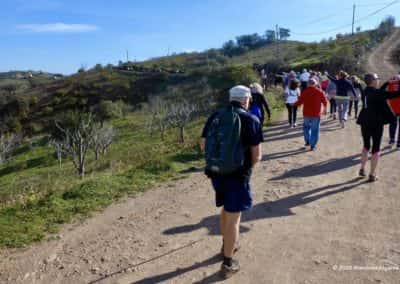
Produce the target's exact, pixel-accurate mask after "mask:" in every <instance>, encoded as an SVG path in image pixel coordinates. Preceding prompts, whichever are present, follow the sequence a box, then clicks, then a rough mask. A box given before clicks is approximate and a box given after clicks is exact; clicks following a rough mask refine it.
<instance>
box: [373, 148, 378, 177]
mask: <svg viewBox="0 0 400 284" xmlns="http://www.w3.org/2000/svg"><path fill="white" fill-rule="evenodd" d="M378 162H379V152H377V153H374V154H373V155H372V158H371V176H376V169H377V167H378Z"/></svg>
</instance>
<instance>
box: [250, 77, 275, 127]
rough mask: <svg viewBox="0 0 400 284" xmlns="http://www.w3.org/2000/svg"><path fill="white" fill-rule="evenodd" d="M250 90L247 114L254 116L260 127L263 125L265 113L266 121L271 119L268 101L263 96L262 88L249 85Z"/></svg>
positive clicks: (256, 85)
mask: <svg viewBox="0 0 400 284" xmlns="http://www.w3.org/2000/svg"><path fill="white" fill-rule="evenodd" d="M250 90H251V101H250V108H249V112H250V113H251V114H253V115H255V116H256V117H257V118H258V119H259V120H260V123H261V127H262V126H263V125H264V119H265V112H267V115H268V120H270V119H271V109H270V107H269V104H268V101H267V99H266V98H265V96H264V90H263V87H261V85H260V84H258V83H253V84H251V85H250Z"/></svg>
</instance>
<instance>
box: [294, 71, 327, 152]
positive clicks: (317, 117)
mask: <svg viewBox="0 0 400 284" xmlns="http://www.w3.org/2000/svg"><path fill="white" fill-rule="evenodd" d="M327 104H328V100H327V99H326V97H325V94H324V92H323V91H322V90H321V89H320V88H318V82H317V79H315V78H311V79H310V81H309V82H308V87H307V88H306V89H305V90H304V91H303V92H302V93H301V95H300V97H299V99H298V100H297V102H296V103H295V104H294V106H296V107H298V106H300V105H304V106H303V116H304V118H303V119H304V126H303V130H304V141H305V143H306V144H305V146H306V147H308V146H310V147H311V151H314V150H315V149H316V146H317V143H318V140H319V128H320V123H321V105H323V106H324V107H323V111H322V113H324V114H326V106H327Z"/></svg>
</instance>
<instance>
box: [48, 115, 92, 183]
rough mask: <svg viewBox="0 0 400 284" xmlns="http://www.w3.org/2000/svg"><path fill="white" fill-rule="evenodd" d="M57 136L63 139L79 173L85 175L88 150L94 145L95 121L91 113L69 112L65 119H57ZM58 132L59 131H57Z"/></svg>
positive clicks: (81, 175) (60, 139)
mask: <svg viewBox="0 0 400 284" xmlns="http://www.w3.org/2000/svg"><path fill="white" fill-rule="evenodd" d="M55 124H56V129H57V130H58V131H56V134H55V136H56V137H55V138H56V139H57V138H58V139H59V141H63V143H64V144H65V149H66V150H67V154H68V155H69V156H71V158H72V162H73V164H74V166H75V168H76V170H77V173H78V175H79V176H80V177H81V178H83V177H84V176H85V164H86V158H87V154H88V151H89V150H90V148H91V147H92V145H93V139H92V137H93V134H94V130H95V125H96V124H95V122H94V120H93V115H92V114H91V113H80V112H69V113H67V115H66V117H65V118H64V120H63V121H61V122H59V121H56V123H55ZM57 132H58V133H57Z"/></svg>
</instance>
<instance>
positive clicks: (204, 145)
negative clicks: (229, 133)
mask: <svg viewBox="0 0 400 284" xmlns="http://www.w3.org/2000/svg"><path fill="white" fill-rule="evenodd" d="M200 149H201V151H202V152H204V151H205V150H206V138H203V137H201V138H200Z"/></svg>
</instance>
